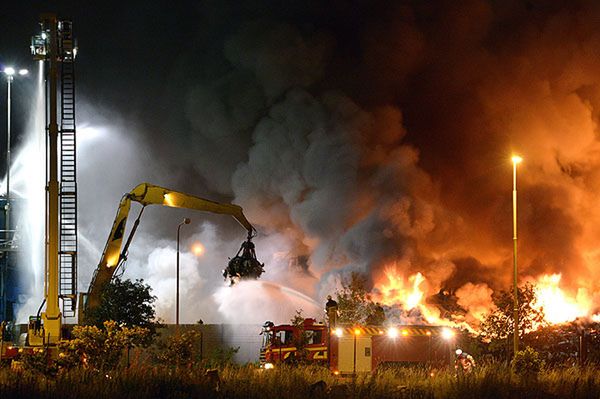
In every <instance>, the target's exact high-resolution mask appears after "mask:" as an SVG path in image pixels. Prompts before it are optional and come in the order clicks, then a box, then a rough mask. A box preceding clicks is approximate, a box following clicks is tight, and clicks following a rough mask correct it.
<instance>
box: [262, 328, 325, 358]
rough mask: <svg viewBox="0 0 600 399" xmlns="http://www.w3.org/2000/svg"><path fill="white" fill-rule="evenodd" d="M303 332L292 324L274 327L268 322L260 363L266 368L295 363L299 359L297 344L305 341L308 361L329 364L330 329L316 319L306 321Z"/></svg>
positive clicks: (263, 333)
mask: <svg viewBox="0 0 600 399" xmlns="http://www.w3.org/2000/svg"><path fill="white" fill-rule="evenodd" d="M303 330H304V335H305V337H304V338H303V337H301V334H302V331H301V329H300V328H297V327H295V326H293V325H290V324H281V325H278V326H276V325H274V324H273V323H272V322H270V321H267V322H265V324H264V325H263V329H262V332H261V334H262V336H263V342H262V347H261V351H260V362H261V365H264V366H265V367H266V368H270V367H272V366H273V365H274V364H276V363H280V362H284V363H285V362H287V363H293V362H294V361H295V360H296V358H297V348H296V343H298V342H299V341H300V340H303V341H304V343H305V345H304V350H305V351H306V356H305V357H306V359H308V360H309V361H311V362H317V363H323V364H327V356H328V352H327V344H328V332H329V329H328V328H327V326H326V325H325V324H323V323H318V322H317V321H316V320H315V319H305V320H304V325H303Z"/></svg>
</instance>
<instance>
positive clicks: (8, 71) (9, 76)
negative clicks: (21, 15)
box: [3, 67, 29, 245]
mask: <svg viewBox="0 0 600 399" xmlns="http://www.w3.org/2000/svg"><path fill="white" fill-rule="evenodd" d="M3 72H4V74H5V75H6V84H7V96H6V112H7V115H6V121H7V122H6V205H5V206H4V230H5V232H4V237H5V239H6V244H7V245H8V243H9V242H10V97H11V95H10V88H11V84H12V81H13V79H14V76H15V74H17V73H18V74H19V75H20V76H25V75H27V74H28V73H29V71H28V70H27V69H19V71H18V72H17V71H16V70H15V68H13V67H6V68H4V71H3Z"/></svg>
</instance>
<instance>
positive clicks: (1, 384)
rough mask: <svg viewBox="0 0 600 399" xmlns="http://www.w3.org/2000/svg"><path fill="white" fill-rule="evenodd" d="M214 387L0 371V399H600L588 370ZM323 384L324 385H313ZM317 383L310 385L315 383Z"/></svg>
mask: <svg viewBox="0 0 600 399" xmlns="http://www.w3.org/2000/svg"><path fill="white" fill-rule="evenodd" d="M219 377H220V384H219V388H218V390H217V389H215V381H214V379H211V378H210V377H209V376H206V375H205V370H204V369H202V368H170V367H162V366H143V365H137V366H133V367H130V368H128V369H123V370H119V371H111V372H110V373H100V372H95V371H91V370H83V369H75V370H71V371H68V372H63V373H60V374H59V375H57V376H55V377H51V378H46V377H44V376H43V375H40V374H34V373H30V372H27V371H21V372H18V371H14V370H10V369H7V368H4V369H0V397H3V398H4V397H7V398H66V399H68V398H94V399H100V398H111V399H119V398H135V399H143V398H261V399H264V398H289V399H294V398H310V399H319V398H344V399H345V398H361V399H362V398H365V399H370V398H418V399H430V398H431V399H434V398H450V399H452V398H456V399H458V398H460V399H468V398H499V399H502V398H534V399H535V398H575V399H577V398H599V397H600V375H599V373H598V369H597V368H594V367H585V368H578V367H573V368H563V369H549V370H544V371H542V372H541V373H540V374H539V376H538V378H519V377H517V376H515V375H513V374H512V373H511V372H510V370H509V369H508V368H507V367H506V366H503V365H497V364H496V365H487V366H483V367H479V368H478V369H476V371H475V372H473V373H472V374H471V375H467V376H462V377H461V378H457V377H456V376H455V375H454V371H453V370H442V371H440V372H438V373H437V374H436V375H435V376H434V377H431V376H430V375H429V373H428V372H427V371H426V370H424V369H398V370H393V369H392V370H385V371H382V372H379V373H376V374H374V375H370V374H369V375H361V376H358V377H356V378H355V379H352V378H348V379H340V378H337V377H335V376H333V375H331V374H330V373H329V372H328V371H327V370H326V369H324V368H320V367H312V366H305V367H281V368H276V369H274V370H260V369H257V368H256V367H254V366H243V367H235V366H227V367H224V368H222V369H220V370H219ZM319 381H323V382H324V384H323V383H318V382H319ZM315 383H316V384H315Z"/></svg>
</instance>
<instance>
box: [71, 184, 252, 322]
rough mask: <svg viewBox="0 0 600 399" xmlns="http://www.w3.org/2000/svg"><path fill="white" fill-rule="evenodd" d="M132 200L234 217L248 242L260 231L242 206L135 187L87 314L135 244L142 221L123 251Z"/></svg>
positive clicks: (119, 218) (125, 200) (122, 207)
mask: <svg viewBox="0 0 600 399" xmlns="http://www.w3.org/2000/svg"><path fill="white" fill-rule="evenodd" d="M132 201H134V202H138V203H140V204H141V205H142V206H143V207H146V206H148V205H163V206H168V207H171V208H185V209H194V210H198V211H205V212H211V213H217V214H222V215H230V216H233V217H234V218H235V219H236V220H237V221H238V222H239V223H240V224H241V225H242V226H243V227H244V228H245V229H246V230H247V232H248V242H250V239H251V238H252V237H254V235H255V233H256V229H255V228H254V227H253V226H252V225H251V224H250V222H248V219H246V217H245V216H244V214H243V212H242V208H241V207H240V206H238V205H234V204H221V203H218V202H214V201H210V200H207V199H204V198H200V197H196V196H193V195H189V194H185V193H181V192H178V191H174V190H170V189H167V188H164V187H159V186H154V185H152V184H148V183H142V184H140V185H138V186H137V187H135V188H134V189H133V190H132V191H131V192H129V193H127V194H125V195H124V196H123V198H122V199H121V202H120V203H119V209H118V210H117V216H116V217H115V221H114V223H113V225H112V228H111V230H110V235H109V236H108V240H107V241H106V246H105V247H104V251H103V252H102V258H101V259H100V263H99V264H98V267H97V268H96V271H95V272H94V277H93V278H92V282H91V283H90V287H89V290H88V294H87V301H85V303H82V304H81V306H83V309H84V312H87V311H89V310H90V309H91V308H95V307H97V306H98V305H99V304H100V300H101V296H102V292H103V291H104V288H105V287H106V285H107V284H108V283H109V282H110V280H111V279H112V277H113V275H114V273H115V270H116V269H117V268H118V266H119V265H120V264H121V262H123V261H124V260H125V258H126V256H127V247H128V246H129V243H130V242H131V238H132V237H133V234H134V233H135V229H136V228H137V223H138V222H139V218H138V220H136V224H135V225H134V227H133V229H132V232H131V233H130V236H129V238H128V240H127V243H126V245H125V248H124V249H123V251H121V247H122V245H123V236H124V235H125V227H126V224H127V218H128V216H129V211H130V208H131V202H132ZM142 210H143V208H142ZM250 244H251V245H254V244H252V243H250ZM259 265H260V264H259ZM261 270H262V265H261ZM84 317H85V313H84Z"/></svg>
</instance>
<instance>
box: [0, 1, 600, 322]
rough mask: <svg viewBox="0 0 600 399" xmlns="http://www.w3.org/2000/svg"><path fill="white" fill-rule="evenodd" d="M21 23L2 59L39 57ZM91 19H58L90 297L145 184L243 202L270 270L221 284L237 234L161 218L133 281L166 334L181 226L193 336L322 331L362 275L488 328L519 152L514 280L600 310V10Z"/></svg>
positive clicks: (220, 220) (25, 12)
mask: <svg viewBox="0 0 600 399" xmlns="http://www.w3.org/2000/svg"><path fill="white" fill-rule="evenodd" d="M259 3H260V2H259ZM13 7H15V11H14V13H11V15H15V16H14V17H2V18H3V19H2V21H0V22H6V24H5V25H6V26H7V29H8V31H9V32H11V35H5V36H10V37H11V40H12V41H11V42H10V43H8V42H7V39H6V38H5V37H4V38H2V39H0V50H1V51H2V53H1V55H2V57H4V59H2V60H0V61H2V62H3V63H6V62H8V61H12V60H11V59H8V58H6V57H9V55H10V54H15V55H14V60H16V61H22V62H28V61H26V60H25V57H26V56H25V55H23V54H24V53H26V51H27V44H28V43H27V40H28V37H29V35H31V34H32V33H33V32H34V31H35V29H36V25H35V22H36V18H37V13H33V12H32V10H30V9H26V7H24V6H16V5H15V6H13ZM91 7H92V8H93V10H90V9H86V10H85V13H84V12H83V11H82V8H83V7H82V6H77V9H75V8H71V7H70V6H69V5H68V4H67V3H59V4H58V5H57V8H56V12H57V13H58V14H59V15H64V16H68V17H72V18H73V21H74V29H75V33H76V36H77V37H78V39H79V46H80V56H79V59H78V64H77V81H78V86H77V87H78V101H79V103H78V123H79V128H80V130H84V131H85V129H83V128H84V127H86V128H87V129H88V130H87V132H88V133H89V136H81V137H82V138H81V139H80V147H79V186H78V187H79V190H80V191H79V192H80V197H79V204H80V209H79V212H80V229H81V234H82V236H84V237H85V241H86V242H87V243H89V245H86V244H81V255H80V261H79V262H80V268H81V269H80V288H82V289H85V288H86V287H87V284H88V282H89V279H90V278H91V274H92V272H93V268H94V267H95V266H96V264H97V262H98V259H99V252H98V251H100V250H101V249H102V247H103V245H104V241H105V239H106V237H107V235H108V232H109V228H110V226H111V224H112V218H113V217H114V214H115V212H116V206H117V204H118V201H119V199H120V197H121V195H122V194H123V193H125V192H128V191H129V190H131V189H132V188H133V187H134V186H136V185H137V184H138V183H141V182H145V181H147V182H150V183H153V184H157V185H162V186H165V187H169V188H172V189H176V190H180V191H183V192H187V193H190V194H195V195H198V196H201V197H206V198H211V199H214V200H218V201H231V202H234V203H237V204H239V205H241V206H242V207H243V208H244V212H245V214H246V216H247V217H248V219H249V220H250V221H251V222H252V223H253V224H255V225H256V227H257V228H258V230H259V235H258V237H257V238H256V240H255V243H256V246H257V254H258V256H259V259H260V260H261V261H262V262H265V270H266V271H267V272H266V273H265V275H264V276H263V278H262V279H261V282H259V283H258V282H247V283H244V284H242V285H240V286H239V287H226V286H225V284H224V283H223V281H222V278H221V273H220V271H221V269H223V268H224V267H225V266H226V264H227V261H228V257H232V256H233V255H235V253H236V252H237V250H238V248H239V245H240V243H241V241H242V240H243V238H244V231H243V229H241V228H240V227H239V226H238V225H237V224H236V223H235V221H234V220H233V219H231V220H229V219H228V218H224V217H222V216H215V215H207V214H199V213H194V212H192V211H182V210H173V209H163V208H159V207H156V208H150V209H148V210H147V211H145V214H144V218H143V220H142V226H141V228H140V230H139V231H138V232H137V234H136V239H135V240H134V243H133V244H132V246H131V250H130V255H129V261H128V265H127V268H126V272H125V276H126V277H128V278H144V280H145V281H146V282H147V283H149V284H150V285H151V286H152V287H153V289H154V293H155V294H156V295H157V296H158V302H157V310H158V313H159V315H160V317H162V318H163V319H164V320H165V321H167V322H168V321H172V320H173V315H174V284H175V280H174V276H175V249H174V248H175V244H174V238H175V232H176V229H177V225H178V224H179V222H180V221H181V219H182V218H183V217H184V216H185V217H190V218H192V220H193V223H192V224H191V225H189V226H184V227H183V228H182V232H183V235H182V237H184V238H183V240H182V248H184V250H183V251H182V258H181V264H182V269H181V270H182V276H184V278H183V279H182V286H181V289H182V291H181V292H182V298H183V299H182V303H183V306H182V309H183V310H182V319H183V321H184V322H195V321H196V320H198V319H203V320H204V321H205V322H207V321H208V322H218V321H228V322H231V321H235V320H241V321H243V322H245V323H260V322H262V321H264V320H266V319H273V320H274V321H277V322H282V321H286V320H288V319H289V318H290V317H291V316H292V315H293V312H294V310H295V309H298V308H303V309H304V310H305V312H307V314H309V315H314V316H316V317H318V318H321V317H322V313H321V311H322V310H321V307H320V305H319V304H320V303H322V302H323V299H324V298H325V297H326V295H328V294H331V293H333V292H334V291H335V289H336V288H337V287H339V278H340V276H343V275H346V274H347V273H348V272H350V271H360V272H364V273H366V274H367V275H368V276H369V284H371V285H372V288H373V291H374V292H376V293H377V292H378V290H381V284H382V283H385V282H386V281H387V280H386V274H385V272H386V270H388V271H389V270H395V272H396V273H397V274H398V275H400V276H403V277H404V278H408V277H409V276H410V275H414V274H415V273H417V272H421V273H422V274H423V276H424V277H425V282H424V283H423V285H422V287H421V288H422V289H424V290H425V291H426V294H427V296H432V295H436V294H438V292H448V293H450V294H451V295H453V296H454V297H455V298H456V301H457V302H456V303H457V304H458V305H459V306H460V307H462V308H463V309H464V310H465V311H466V312H467V316H466V320H467V321H469V322H472V323H476V322H477V320H479V319H480V317H481V314H482V312H484V311H485V309H487V308H489V305H490V303H491V298H492V295H493V292H495V291H497V290H501V289H507V288H509V284H510V281H511V280H510V279H511V267H512V224H511V222H512V219H511V212H512V207H511V200H512V197H511V190H512V165H511V163H510V155H511V154H512V153H513V152H517V153H519V154H521V155H522V156H523V158H524V162H523V163H522V164H521V165H520V166H519V180H518V185H519V248H520V253H519V267H520V277H521V278H522V279H527V278H532V279H535V278H537V277H538V276H539V275H541V274H544V273H562V280H561V284H562V285H563V288H564V289H565V290H567V291H568V292H570V293H571V294H572V295H575V294H576V293H577V292H578V290H579V289H585V290H586V292H588V294H589V295H590V296H591V297H592V298H593V300H594V307H596V306H597V305H598V301H597V300H598V299H600V297H598V293H600V286H598V284H597V283H596V282H597V281H599V277H600V268H598V263H599V262H600V241H599V238H598V237H600V227H598V226H600V208H598V206H597V195H598V193H599V192H600V173H599V172H598V171H599V170H600V168H599V166H600V145H599V144H600V142H599V140H598V127H597V121H598V117H599V116H600V111H599V110H600V58H598V56H597V55H598V54H599V51H600V31H599V30H598V29H597V22H596V21H597V20H598V17H600V5H598V4H597V2H594V1H544V0H539V1H528V2H522V1H484V0H470V1H464V2H453V1H434V2H415V1H398V2H383V1H375V2H366V1H351V2H342V1H334V2H329V3H327V4H325V3H323V2H317V1H308V2H300V3H298V4H295V5H290V4H285V5H283V6H282V5H281V4H279V3H276V2H270V1H264V2H262V3H261V4H258V3H256V2H247V3H244V2H242V3H241V4H240V3H239V2H234V1H219V2H217V1H209V2H178V3H177V4H175V5H174V4H167V3H166V2H154V3H153V4H152V5H150V4H148V3H141V2H140V3H139V4H138V6H137V7H136V6H135V5H133V3H132V4H131V5H127V6H121V7H119V9H120V10H121V11H119V12H114V10H113V9H112V8H111V7H112V6H111V5H110V2H108V3H105V2H103V3H102V4H94V5H91ZM80 8H81V9H80ZM34 9H35V7H34ZM40 11H41V10H40ZM91 15H94V16H95V17H94V19H93V20H92V19H91V18H90V16H91ZM11 18H12V19H11ZM19 21H21V22H19ZM23 21H24V22H23ZM17 39H18V40H21V43H20V44H18V46H17V45H16V44H15V43H14V41H15V40H17ZM24 60H25V61H24ZM21 96H23V94H22V95H21ZM1 106H2V104H0V107H1ZM19 112H20V113H21V112H23V111H22V110H21V111H19ZM0 122H1V121H0ZM94 129H95V130H94ZM18 144H19V138H18V136H17V138H16V139H15V145H16V146H18ZM135 216H136V211H135V210H134V211H133V212H132V218H133V217H135ZM196 241H199V242H202V244H203V245H204V246H205V247H206V252H205V254H204V255H203V256H195V255H194V254H193V253H192V251H191V250H190V248H191V247H190V246H191V244H192V243H194V242H196ZM263 281H264V282H265V283H264V284H263ZM311 300H312V301H316V303H315V302H311ZM594 310H596V309H594Z"/></svg>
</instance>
